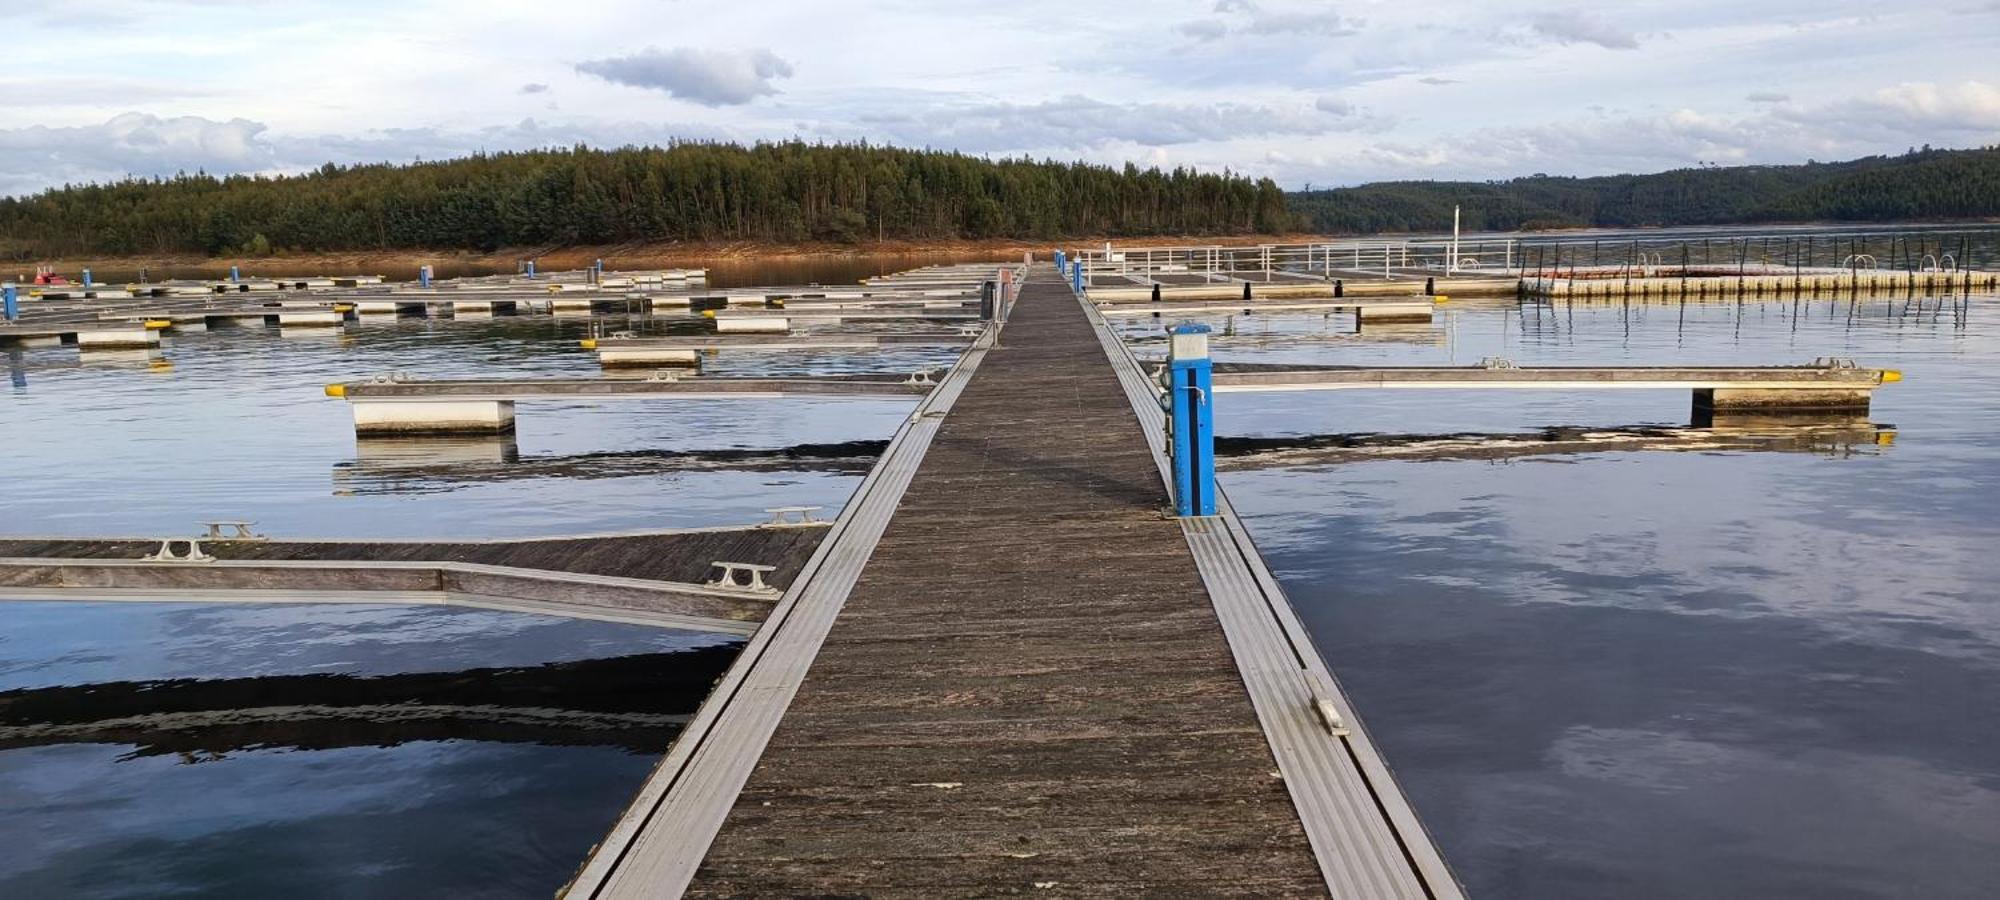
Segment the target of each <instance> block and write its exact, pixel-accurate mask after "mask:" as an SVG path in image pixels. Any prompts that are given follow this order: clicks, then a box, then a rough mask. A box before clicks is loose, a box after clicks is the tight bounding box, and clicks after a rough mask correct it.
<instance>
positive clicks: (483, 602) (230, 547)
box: [0, 517, 827, 634]
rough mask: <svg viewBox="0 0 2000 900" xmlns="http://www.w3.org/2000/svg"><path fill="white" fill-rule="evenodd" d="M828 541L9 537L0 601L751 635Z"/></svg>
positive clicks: (750, 533) (778, 532)
mask: <svg viewBox="0 0 2000 900" xmlns="http://www.w3.org/2000/svg"><path fill="white" fill-rule="evenodd" d="M794 518H796V517H794ZM225 530H226V529H225ZM826 531H827V529H826V526H824V525H823V524H816V523H810V522H807V523H792V524H770V525H765V526H761V527H751V528H716V529H702V530H692V531H673V532H655V533H642V534H624V535H603V536H596V537H563V538H549V539H536V540H499V541H277V540H265V539H261V538H251V539H243V538H236V537H221V538H197V539H196V540H194V541H192V542H191V541H189V540H188V539H186V538H181V537H175V538H172V539H161V538H152V539H141V538H12V539H4V540H0V591H4V595H5V596H6V597H8V598H12V599H55V600H125V601H166V602H182V603H185V602H251V603H272V602H305V603H326V602H355V603H431V604H445V605H457V606H471V607H478V608H485V609H501V610H510V611H518V612H533V613H540V614H544V615H560V616H569V617H573V618H585V619H599V620H605V621H615V622H628V623H634V624H644V625H655V626H663V627H672V628H689V629H696V630H702V631H721V632H730V633H737V634H748V633H750V632H751V631H753V630H754V629H755V628H756V627H757V624H758V623H759V622H760V621H762V620H763V618H764V617H765V616H766V615H767V614H768V613H769V612H770V610H771V607H772V606H773V605H774V604H775V602H776V601H777V599H778V596H779V590H780V589H782V588H783V587H784V586H786V585H789V584H790V583H791V582H792V579H793V578H795V577H796V576H797V575H798V573H799V571H800V570H801V568H802V567H803V566H804V564H805V562H806V560H807V559H809V558H810V557H811V555H812V553H813V551H814V550H815V549H816V548H817V547H818V545H819V542H820V539H821V538H822V537H824V536H825V534H826ZM162 554H167V555H170V556H171V557H172V558H167V559H161V558H159V556H160V555H162ZM149 557H150V558H149ZM723 563H729V564H733V565H735V566H737V567H739V568H741V569H744V570H746V571H747V570H748V569H749V568H752V567H755V568H757V569H759V570H760V571H761V578H760V579H759V580H760V581H761V582H762V584H763V585H766V587H764V588H763V589H761V590H752V589H747V588H746V587H742V586H739V584H738V583H733V582H724V581H723V580H722V578H721V577H720V576H721V574H722V573H721V569H722V565H721V564H723Z"/></svg>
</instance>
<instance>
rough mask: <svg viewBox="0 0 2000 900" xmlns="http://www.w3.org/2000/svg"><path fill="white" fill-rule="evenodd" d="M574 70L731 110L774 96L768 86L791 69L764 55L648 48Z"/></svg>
mask: <svg viewBox="0 0 2000 900" xmlns="http://www.w3.org/2000/svg"><path fill="white" fill-rule="evenodd" d="M576 70H577V71H579V72H583V73H585V74H588V75H595V76H597V77H599V78H602V79H604V80H606V81H610V82H614V83H617V84H623V85H629V86H631V87H640V88H651V89H653V90H658V91H665V92H667V93H668V94H670V95H672V96H675V97H678V98H680V99H682V100H687V101H690V102H693V103H699V104H701V105H703V106H735V105H738V104H743V103H749V102H750V101H752V100H755V99H757V98H758V97H762V96H766V95H769V94H775V93H777V92H778V89H777V88H776V87H774V86H772V84H771V82H772V81H773V80H775V79H779V78H790V77H792V65H791V63H788V62H786V61H784V60H783V59H780V58H779V57H778V55H777V54H775V53H772V52H771V51H769V50H709V49H702V48H692V47H676V48H674V49H672V50H661V49H658V48H655V47H648V48H646V49H645V50H643V51H640V52H638V53H634V54H631V55H630V56H613V57H608V58H605V59H594V60H587V61H585V62H580V63H577V64H576Z"/></svg>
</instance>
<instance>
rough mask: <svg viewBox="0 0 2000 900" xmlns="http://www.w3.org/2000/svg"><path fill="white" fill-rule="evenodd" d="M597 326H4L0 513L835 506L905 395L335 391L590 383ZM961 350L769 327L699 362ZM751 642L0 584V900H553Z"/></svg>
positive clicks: (133, 526)
mask: <svg viewBox="0 0 2000 900" xmlns="http://www.w3.org/2000/svg"><path fill="white" fill-rule="evenodd" d="M765 274H771V273H765ZM777 274H786V275H796V276H797V277H801V278H808V279H810V278H812V277H814V276H815V275H816V276H817V277H818V278H820V279H834V278H838V279H840V280H843V281H852V280H853V277H858V276H851V274H850V273H849V272H847V271H845V270H840V271H827V272H819V273H803V274H801V273H791V272H789V271H788V272H786V273H777ZM863 274H868V273H863ZM601 324H608V325H610V326H612V327H625V326H628V325H629V324H631V323H628V322H625V321H622V320H615V319H614V320H609V321H607V322H605V323H601ZM850 327H851V326H850ZM588 328H590V323H588V322H586V321H582V320H568V319H565V320H556V319H552V318H549V317H547V316H536V317H521V318H506V317H502V318H496V319H494V320H492V321H490V322H481V323H474V322H454V321H451V320H448V319H445V320H434V321H433V320H420V319H418V320H401V321H394V322H387V323H382V324H373V323H371V324H356V325H349V326H347V327H346V328H344V329H340V330H338V331H337V332H335V331H331V330H329V331H312V332H307V333H303V334H301V333H296V332H290V333H287V332H280V331H279V330H278V329H273V328H262V327H255V328H231V329H223V328H218V329H216V330H214V331H210V332H206V333H174V334H170V335H169V336H167V337H166V338H165V341H164V344H165V346H164V347H163V350H162V352H161V353H160V354H158V355H157V356H150V357H149V356H147V355H145V354H140V355H138V356H136V357H135V356H130V355H120V354H112V355H103V354H90V355H87V356H80V355H79V354H78V352H77V351H76V349H75V348H73V347H47V348H32V349H26V350H14V351H0V363H4V364H5V365H6V367H7V369H8V374H9V376H10V382H11V383H10V384H8V385H0V460H4V463H0V534H5V535H47V534H73V535H91V534H98V535H103V534H138V535H165V534H187V533H189V532H190V531H192V530H193V529H194V528H195V523H196V522H197V521H198V520H201V519H205V518H243V519H253V520H256V521H257V522H258V523H259V525H258V529H259V530H260V531H263V532H265V533H267V534H271V535H274V536H291V537H362V536H396V537H420V536H433V537H465V538H476V537H510V536H534V535H551V534H564V533H579V532H581V533H589V532H605V531H622V530H639V529H659V528H675V527H705V526H715V525H741V524H747V523H750V522H755V521H759V520H761V519H763V518H765V517H766V516H765V514H764V513H763V509H764V508H765V507H769V506H775V505H799V504H808V505H823V506H825V507H827V513H826V514H827V515H831V514H832V513H833V512H835V511H837V510H838V509H839V507H840V506H841V505H842V504H844V503H845V502H846V499H847V496H848V494H849V493H851V492H852V490H853V488H854V486H855V484H857V483H858V482H859V480H860V478H861V476H862V475H863V474H865V472H866V470H867V467H868V466H869V465H870V464H872V461H873V457H874V456H875V455H876V454H878V453H879V452H880V442H881V441H882V440H884V439H886V438H887V437H888V436H889V435H890V434H891V433H892V432H893V431H894V430H895V428H896V427H897V426H898V425H899V424H900V423H901V422H902V420H903V418H904V417H905V416H907V415H908V413H909V410H910V408H911V403H909V402H907V401H839V402H827V401H825V400H819V401H814V402H806V403H787V402H776V403H774V402H765V401H729V402H704V403H673V402H666V403H650V402H638V403H632V402H597V403H592V402H568V401H550V402H532V403H530V402H524V403H522V404H520V406H519V414H520V415H519V434H518V435H516V436H514V437H510V438H505V439H491V440H486V439H475V440H453V441H388V442H381V441H357V440H356V439H355V436H354V433H353V425H352V420H351V418H350V413H349V411H348V409H347V405H346V404H345V403H344V402H341V401H338V400H331V399H328V398H326V397H324V396H322V394H321V388H322V386H323V385H324V384H326V383H328V382H335V381H349V380H354V379H358V378H367V377H371V376H373V375H376V374H382V373H387V372H392V371H396V372H403V373H406V374H409V375H412V376H421V377H454V376H456V377H466V376H473V375H496V374H503V373H504V374H516V375H525V376H537V375H542V376H547V375H590V376H594V375H596V374H598V372H599V369H598V367H597V365H596V362H595V359H594V357H593V356H592V355H591V354H589V353H587V352H585V351H583V350H581V349H580V348H578V347H577V344H576V341H577V339H578V338H580V337H583V336H584V335H585V334H586V333H587V329H588ZM950 358H951V357H950V354H949V352H948V351H946V352H940V351H936V350H930V349H907V350H903V349H899V350H896V351H894V352H889V353H873V354H854V353H817V354H803V355H801V354H764V353H758V354H749V355H745V356H733V355H724V356H719V357H716V358H715V359H714V360H713V362H712V363H711V364H710V365H709V366H708V371H711V372H716V373H726V374H781V373H822V372H826V373H832V372H859V371H897V372H907V371H915V370H917V369H920V368H925V367H927V366H933V365H937V364H939V363H942V362H948V361H949V359H950ZM800 445H806V446H803V447H802V446H800ZM737 646H738V644H737V642H735V641H733V640H727V639H721V638H718V637H717V636H715V635H701V634H692V633H685V632H673V631H667V630H661V629H650V628H640V627H631V626H618V625H607V624H600V623H592V622H581V621H568V620H564V619H559V618H551V617H540V616H524V615H511V614H505V613H495V612H485V611H466V610H442V609H434V608H402V607H391V606H345V605H342V606H315V605H289V604H288V605H226V606H225V605H205V604H155V603H75V602H70V603H55V602H19V601H14V602H4V603H0V897H5V898H14V897H19V898H31V897H32V898H42V897H153V896H163V895H195V896H234V897H272V896H286V897H318V896H341V897H359V896H371V897H412V896H449V897H546V896H550V895H551V894H552V893H553V892H554V891H555V890H556V889H557V888H558V887H560V886H561V885H562V884H563V883H564V882H565V881H566V880H567V879H568V878H569V877H570V875H571V874H572V873H573V872H574V871H575V868H576V866H578V865H579V864H580V863H581V862H582V860H583V858H584V856H585V854H586V853H587V852H588V850H589V848H590V847H591V846H592V845H593V844H594V843H595V842H596V841H597V840H598V839H599V838H600V837H601V836H602V835H603V834H604V832H605V831H606V830H607V829H608V828H609V827H610V825H611V823H612V821H613V820H614V819H615V818H616V817H617V816H618V814H619V813H620V812H622V811H623V809H624V805H625V803H626V802H627V801H628V800H629V799H630V798H631V796H632V794H633V792H634V791H636V790H637V788H638V786H639V784H640V783H641V782H642V781H643V780H644V778H645V777H646V775H647V773H648V772H649V771H650V770H651V769H652V766H653V765H654V763H655V762H656V761H657V760H658V758H659V756H660V754H661V753H663V752H664V751H665V749H666V747H667V746H668V744H669V743H670V742H671V741H672V739H673V736H674V735H675V734H677V733H678V732H679V729H680V727H681V724H682V723H683V722H684V721H685V719H686V718H687V716H688V715H690V714H691V713H692V712H693V711H694V709H695V707H696V706H697V705H698V704H699V703H700V701H701V699H702V698H703V697H704V696H705V695H706V694H707V692H708V689H709V687H710V685H711V684H712V683H713V681H714V679H715V678H716V677H718V676H719V675H720V673H721V671H722V669H723V668H724V667H726V665H727V664H728V662H729V660H730V659H731V658H733V656H734V654H735V650H736V647H737Z"/></svg>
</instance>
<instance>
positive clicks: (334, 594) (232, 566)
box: [0, 557, 759, 635]
mask: <svg viewBox="0 0 2000 900" xmlns="http://www.w3.org/2000/svg"><path fill="white" fill-rule="evenodd" d="M13 567H40V568H65V569H69V568H75V569H93V568H94V569H107V568H118V569H131V570H135V571H160V572H166V571H173V572H180V573H186V572H200V571H239V572H240V571H271V570H277V571H285V570H293V571H309V570H319V571H325V570H328V569H345V570H350V571H356V572H368V571H375V572H381V571H398V572H406V573H416V574H426V575H432V576H434V577H435V580H436V582H437V583H438V585H439V588H438V589H437V590H426V591H410V590H407V589H387V590H379V591H370V590H365V589H350V590H326V589H284V588H235V587H207V586H204V587H199V588H195V587H139V588H134V587H123V588H119V587H100V586H94V585H87V584H80V585H55V586H47V585H44V586H16V587H9V586H5V585H0V602H6V601H10V600H13V601H18V600H62V601H90V600H107V601H124V602H141V601H149V600H151V601H156V602H202V601H203V600H204V598H206V599H207V600H208V601H212V602H234V603H287V602H290V603H382V604H397V605H405V604H408V605H443V606H465V607H472V608H479V609H491V610H495V611H500V612H518V613H531V614H535V615H545V616H559V617H562V618H568V619H588V620H592V621H601V622H618V623H623V624H629V625H647V626H652V627H658V628H678V629H685V630H690V631H707V632H717V633H722V634H736V635H748V634H751V633H753V632H754V631H755V630H756V629H757V627H758V625H759V623H758V622H756V621H748V620H741V619H728V618H722V617H719V616H701V615H692V614H688V613H674V612H661V611H654V610H647V609H644V608H640V607H619V606H593V605H590V604H583V603H571V602H565V601H560V600H537V599H534V598H532V597H507V596H502V595H498V594H490V593H483V592H478V591H465V590H458V589H454V588H451V587H449V586H448V585H450V584H452V583H453V580H454V576H467V575H472V576H489V577H501V578H508V579H515V580H520V581H528V582H542V583H553V584H563V585H573V586H583V587H615V588H625V589H630V590H638V591H647V592H653V593H659V594H679V595H682V596H689V597H707V598H715V599H728V600H748V601H754V600H756V599H757V598H755V597H750V596H746V595H745V594H744V593H743V592H741V591H729V590H725V589H718V588H712V587H709V586H708V585H702V584H689V583H686V582H677V581H654V580H650V579H643V578H622V577H618V576H611V575H589V574H582V573H574V572H557V571H553V570H547V569H521V568H514V567H509V566H492V565H485V564H480V563H460V562H449V561H445V562H408V561H380V562H369V561H359V560H216V561H214V562H207V563H156V562H148V561H145V560H130V559H89V558H72V557H47V558H43V557H12V558H0V569H4V568H13ZM288 598H290V599H288Z"/></svg>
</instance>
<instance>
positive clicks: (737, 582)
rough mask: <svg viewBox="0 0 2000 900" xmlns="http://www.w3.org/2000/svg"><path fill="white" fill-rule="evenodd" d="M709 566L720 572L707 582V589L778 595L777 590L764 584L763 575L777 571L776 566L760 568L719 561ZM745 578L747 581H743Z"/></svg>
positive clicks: (747, 564) (750, 564) (749, 564)
mask: <svg viewBox="0 0 2000 900" xmlns="http://www.w3.org/2000/svg"><path fill="white" fill-rule="evenodd" d="M710 565H712V566H714V567H715V568H717V569H720V570H721V571H720V572H717V573H716V575H715V577H714V578H713V579H710V580H709V582H708V586H709V587H712V588H721V589H722V590H725V591H745V592H748V593H752V594H760V595H763V596H771V595H774V594H777V593H779V590H778V589H777V588H774V587H772V586H770V585H768V584H765V583H764V573H766V572H775V571H777V568H778V567H777V566H760V565H756V564H753V563H739V562H723V561H721V560H717V561H715V562H713V563H710ZM745 576H748V578H749V580H748V581H745V580H744V577H745Z"/></svg>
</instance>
